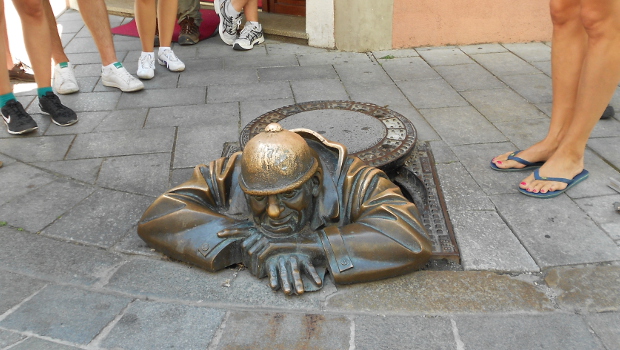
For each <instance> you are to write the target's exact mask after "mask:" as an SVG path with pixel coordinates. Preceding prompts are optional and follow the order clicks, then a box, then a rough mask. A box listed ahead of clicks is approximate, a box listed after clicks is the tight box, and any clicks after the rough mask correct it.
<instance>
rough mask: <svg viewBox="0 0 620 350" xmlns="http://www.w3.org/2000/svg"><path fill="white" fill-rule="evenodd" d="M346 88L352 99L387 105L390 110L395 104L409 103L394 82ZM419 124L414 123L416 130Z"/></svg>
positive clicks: (393, 108) (403, 104)
mask: <svg viewBox="0 0 620 350" xmlns="http://www.w3.org/2000/svg"><path fill="white" fill-rule="evenodd" d="M346 89H347V92H348V93H349V96H351V100H352V101H357V102H367V103H373V104H376V105H382V106H387V107H388V108H390V109H391V110H396V108H398V107H397V106H406V105H408V104H409V101H408V100H407V98H406V97H405V95H404V94H403V92H402V91H401V90H400V89H399V88H398V86H396V84H388V85H365V86H364V85H352V86H347V87H346ZM395 107H396V108H395ZM409 108H411V106H409ZM412 109H413V108H412ZM416 113H417V111H416ZM418 115H419V113H418ZM423 123H426V124H428V123H427V122H426V121H423ZM419 124H420V123H419V122H418V123H415V124H414V126H415V128H416V130H417V129H418V128H420V125H419Z"/></svg>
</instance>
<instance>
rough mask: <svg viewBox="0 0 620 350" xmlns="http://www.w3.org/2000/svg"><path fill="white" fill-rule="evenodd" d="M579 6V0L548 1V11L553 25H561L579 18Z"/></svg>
mask: <svg viewBox="0 0 620 350" xmlns="http://www.w3.org/2000/svg"><path fill="white" fill-rule="evenodd" d="M580 8H581V6H580V5H579V1H574V0H551V1H550V2H549V13H550V14H551V22H552V23H553V25H556V26H557V25H563V24H565V23H567V22H570V21H574V20H579V11H580Z"/></svg>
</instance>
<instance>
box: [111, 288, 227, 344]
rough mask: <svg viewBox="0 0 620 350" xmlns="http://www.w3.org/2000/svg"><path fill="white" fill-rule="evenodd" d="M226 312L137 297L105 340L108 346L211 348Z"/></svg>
mask: <svg viewBox="0 0 620 350" xmlns="http://www.w3.org/2000/svg"><path fill="white" fill-rule="evenodd" d="M224 315H225V311H224V310H218V309H208V308H204V307H195V306H187V305H176V304H164V303H156V302H148V301H141V300H137V301H135V302H133V303H132V304H131V305H129V307H128V308H127V309H126V310H124V312H123V316H122V317H121V318H120V319H119V320H118V323H116V324H115V325H114V328H112V330H111V331H110V333H109V334H108V335H107V336H106V337H105V339H104V340H103V341H102V342H101V346H103V347H104V348H107V349H114V348H122V349H124V350H132V349H135V350H142V349H152V350H158V349H207V347H208V346H209V343H210V342H211V340H212V338H213V336H214V334H215V331H216V330H217V329H218V327H219V325H220V323H221V322H222V319H223V318H224Z"/></svg>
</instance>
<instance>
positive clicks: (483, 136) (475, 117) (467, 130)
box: [420, 107, 506, 145]
mask: <svg viewBox="0 0 620 350" xmlns="http://www.w3.org/2000/svg"><path fill="white" fill-rule="evenodd" d="M420 113H422V115H423V116H424V118H426V120H428V122H429V123H430V124H431V125H432V126H433V128H435V130H437V132H438V133H439V135H441V137H442V139H443V140H444V141H445V142H446V143H448V144H449V145H464V144H471V143H485V142H503V141H506V137H504V135H502V134H501V133H500V132H499V131H498V130H497V129H496V128H495V126H493V124H491V123H489V121H488V120H486V119H485V118H484V117H483V116H482V115H480V113H478V111H476V110H475V109H474V108H472V107H453V108H436V109H422V110H420Z"/></svg>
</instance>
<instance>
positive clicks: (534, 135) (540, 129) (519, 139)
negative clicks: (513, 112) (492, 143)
mask: <svg viewBox="0 0 620 350" xmlns="http://www.w3.org/2000/svg"><path fill="white" fill-rule="evenodd" d="M549 122H550V120H549V118H544V117H543V118H542V119H526V120H518V121H512V122H504V123H494V124H495V127H497V129H499V131H501V132H502V134H504V136H506V138H508V140H510V142H512V143H513V144H515V145H516V146H517V147H518V148H519V149H526V148H528V147H530V146H531V145H533V144H535V143H536V142H538V141H540V140H542V139H544V138H545V136H546V135H547V130H549Z"/></svg>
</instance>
